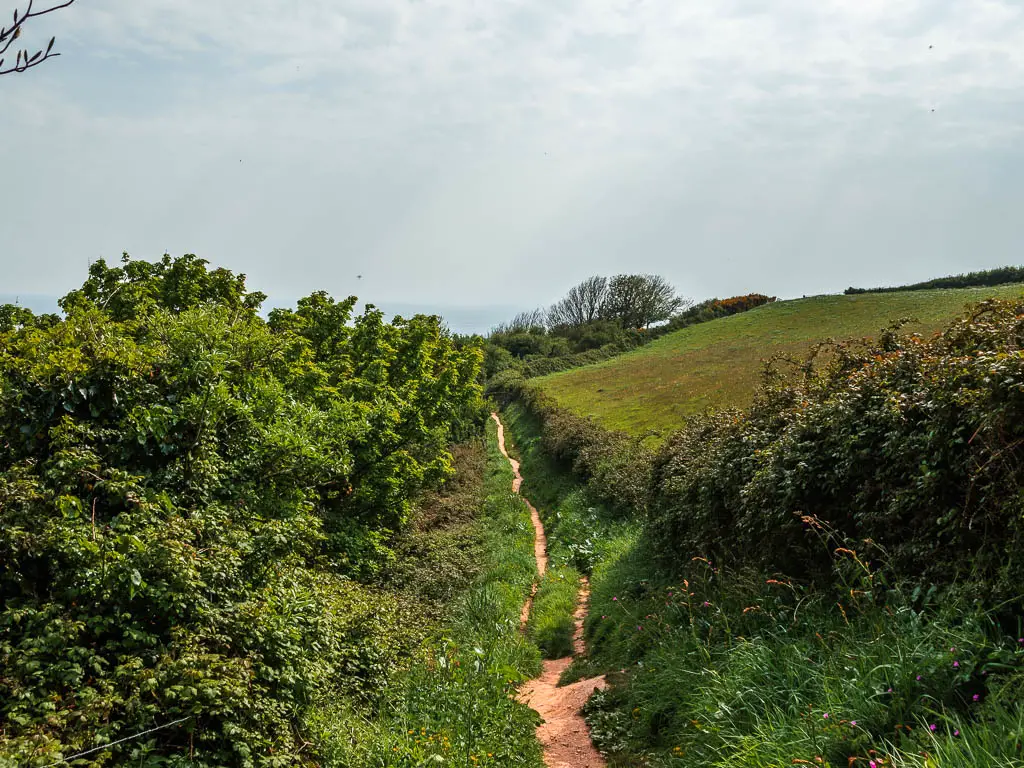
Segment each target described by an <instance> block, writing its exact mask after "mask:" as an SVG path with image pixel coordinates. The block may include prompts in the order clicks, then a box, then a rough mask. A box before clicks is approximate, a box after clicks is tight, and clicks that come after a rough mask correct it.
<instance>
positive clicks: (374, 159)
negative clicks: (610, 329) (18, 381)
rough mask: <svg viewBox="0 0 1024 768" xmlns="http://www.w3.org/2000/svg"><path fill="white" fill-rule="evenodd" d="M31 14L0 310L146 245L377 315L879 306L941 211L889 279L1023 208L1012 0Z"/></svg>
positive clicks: (933, 260)
mask: <svg viewBox="0 0 1024 768" xmlns="http://www.w3.org/2000/svg"><path fill="white" fill-rule="evenodd" d="M43 21H44V20H40V24H39V26H40V32H39V33H40V34H47V35H48V34H50V33H51V32H56V33H57V34H58V41H59V42H58V45H60V46H61V47H62V50H63V51H64V54H65V55H64V56H63V57H62V58H61V59H58V60H57V61H55V62H50V63H48V64H47V65H46V66H45V67H42V68H40V69H38V70H36V72H34V73H32V74H31V75H30V76H29V75H27V76H25V77H22V78H19V79H18V81H17V82H10V79H9V78H8V79H5V80H4V81H3V82H0V99H2V100H3V103H4V104H5V106H4V117H5V120H4V123H3V125H0V163H3V165H4V167H7V168H11V169H13V173H14V179H15V180H17V181H18V182H20V183H19V184H17V185H9V187H8V188H6V189H5V190H4V192H3V196H4V197H3V199H2V200H0V204H2V205H3V210H5V211H9V212H10V213H11V214H12V215H13V216H15V217H16V218H17V219H18V220H19V221H21V222H22V226H20V227H18V228H17V230H16V233H15V234H14V235H13V239H12V240H11V241H10V242H9V245H8V247H9V248H10V250H9V253H18V254H25V253H32V254H36V255H37V258H35V259H33V260H31V261H27V260H23V261H19V262H18V263H13V262H14V259H13V257H8V258H10V259H11V261H12V263H11V264H5V267H7V274H8V280H10V281H12V282H11V285H12V288H13V289H17V290H34V291H37V292H45V291H46V290H47V286H49V285H50V284H51V283H52V282H54V280H55V279H56V280H60V281H64V283H63V284H62V285H61V286H60V289H64V288H66V287H68V286H69V285H70V284H71V283H73V282H75V281H76V280H78V279H79V277H80V270H79V266H78V265H79V264H80V263H81V262H82V261H83V260H84V259H85V258H86V257H89V256H92V257H95V256H98V255H100V254H106V255H108V256H114V255H116V254H118V253H119V252H120V251H121V250H122V249H125V248H127V249H129V250H132V251H134V252H137V254H138V255H140V256H150V255H154V254H155V253H158V252H160V251H162V250H163V249H164V248H169V249H171V250H172V251H185V250H189V251H193V250H194V251H199V252H202V254H203V255H206V256H208V257H210V258H213V259H215V260H217V261H219V262H226V263H228V265H229V266H232V267H235V268H239V269H242V270H243V271H246V272H248V273H249V274H250V276H251V277H252V278H253V280H254V282H256V281H258V285H259V286H260V287H264V288H266V287H268V286H269V287H270V288H271V289H272V290H273V289H274V288H275V287H277V289H278V290H280V291H282V292H284V293H286V294H288V295H295V294H298V293H302V292H305V291H308V290H312V289H313V288H316V287H319V286H321V285H324V286H326V287H328V288H329V289H331V290H337V291H338V292H345V291H346V290H350V289H351V286H349V287H346V286H347V285H348V283H349V282H350V280H351V274H355V273H367V275H368V277H367V280H366V281H365V282H364V284H363V291H364V293H365V292H367V291H374V292H377V294H376V295H377V297H378V298H379V299H381V300H383V299H389V298H390V299H395V300H423V299H424V297H437V301H438V302H440V303H465V304H476V303H479V302H480V300H481V298H482V297H483V296H484V295H486V293H487V292H489V291H492V290H493V289H494V288H495V287H496V286H499V287H501V288H502V289H503V290H504V291H505V292H507V293H508V294H510V296H509V299H510V300H513V301H522V302H524V303H527V304H529V303H535V302H536V301H544V300H547V299H550V298H553V297H554V295H556V294H557V293H559V292H560V291H561V290H562V289H563V288H564V287H565V286H566V284H568V283H571V282H572V281H573V280H574V279H576V278H578V277H579V276H581V275H584V274H588V273H590V272H592V271H595V270H603V271H618V270H625V269H633V268H644V269H652V270H658V271H662V272H665V273H666V274H668V275H669V276H670V277H672V278H673V279H675V280H678V281H680V282H683V283H686V284H687V285H691V286H694V288H693V290H694V291H695V292H699V291H708V292H711V291H713V292H719V293H724V292H727V291H728V290H730V286H731V285H732V284H733V282H731V281H735V280H734V278H735V275H736V272H737V270H739V271H742V272H743V275H744V279H745V280H748V281H756V280H759V281H762V282H763V283H766V284H767V283H771V285H765V286H764V289H765V290H774V291H776V292H784V289H783V287H784V286H789V285H792V286H793V287H792V288H791V292H796V293H801V292H805V291H810V290H814V289H818V290H821V289H824V288H829V287H831V288H842V287H844V286H845V284H846V283H847V282H849V281H854V279H859V280H861V281H868V282H880V281H882V282H884V281H885V280H886V279H888V278H887V276H888V275H890V274H893V275H895V274H896V271H894V270H896V267H894V265H893V260H892V258H891V255H889V254H890V251H889V248H890V246H892V244H894V243H902V244H909V243H912V242H913V232H914V229H915V228H919V227H920V226H921V222H929V221H932V217H934V216H935V215H937V214H936V212H937V211H939V212H941V216H940V222H939V224H938V225H936V226H932V227H931V229H932V230H933V231H939V232H941V233H942V236H941V237H939V236H936V237H938V239H937V240H935V241H934V242H932V241H929V243H930V248H929V253H927V254H926V253H921V254H915V253H913V252H908V253H906V258H907V259H909V263H908V264H907V265H906V267H905V269H906V270H909V271H911V272H915V271H916V272H915V273H920V274H931V273H932V272H934V271H936V270H937V269H940V266H941V268H945V265H950V266H951V268H970V267H974V266H979V265H983V264H982V262H984V261H986V260H987V259H994V260H995V261H1006V260H1009V259H1010V258H1011V255H1010V251H1009V250H1008V249H1009V245H1008V244H1010V243H1013V242H1014V238H1015V235H1017V234H1019V230H1018V229H1015V228H1014V227H1015V225H1013V224H1012V223H1011V222H1009V221H1004V220H1001V219H998V218H993V214H992V213H991V212H992V211H993V210H995V206H994V203H995V202H996V201H998V200H1014V201H1022V199H1024V189H1022V187H1021V182H1020V181H1018V180H1017V179H1018V178H1019V177H1015V176H1013V175H1012V174H1004V175H998V174H997V172H996V171H995V170H994V169H997V168H1006V167H1008V166H1011V167H1019V166H1020V164H1021V160H1022V157H1021V155H1020V153H1019V148H1020V147H1021V139H1022V138H1024V137H1022V130H1021V127H1022V125H1024V122H1022V118H1024V98H1022V96H1021V94H1022V91H1021V87H1022V86H1024V10H1022V8H1021V7H1020V5H1019V4H1018V3H1016V2H1014V0H957V1H956V2H954V1H953V0H942V1H938V0H935V1H930V2H926V1H925V0H908V2H904V3H899V4H893V3H891V2H884V1H883V0H856V1H853V0H818V1H817V2H813V3H809V2H806V0H725V1H724V2H717V3H696V2H686V3H679V2H674V1H673V0H491V1H490V2H483V1H482V0H344V1H340V0H310V1H309V2H303V3H286V2H282V1H281V0H246V2H241V0H230V1H228V0H225V1H222V2H217V3H211V2H207V1H206V0H202V1H200V0H147V2H144V3H131V4H129V3H124V2H120V1H118V0H91V1H90V2H88V3H86V2H84V1H83V2H82V3H76V4H75V5H74V6H72V7H71V8H70V9H68V10H66V11H62V12H60V13H59V14H55V15H53V16H51V17H47V19H46V20H45V23H43ZM43 29H45V32H43ZM929 46H933V47H931V48H930V47H929ZM933 109H934V110H935V111H934V112H933V111H932V110H933ZM993 174H996V175H995V176H993ZM989 176H991V177H992V178H996V176H998V180H997V181H995V182H993V183H992V184H988V185H987V184H986V183H985V182H983V181H981V180H980V179H984V178H987V177H989ZM8 178H11V177H10V176H9V177H8ZM948 190H954V193H952V194H950V193H949V192H948ZM911 195H912V196H913V197H912V198H908V197H907V196H911ZM894 212H897V213H898V215H897V213H894ZM55 217H56V218H57V219H58V220H59V221H61V222H62V225H61V226H59V227H54V226H52V222H53V220H54V218H55ZM954 223H955V224H956V225H957V226H959V227H960V228H961V229H960V230H957V231H954V230H952V229H950V227H952V226H953V225H954ZM961 230H962V231H964V232H971V233H974V234H973V235H972V237H965V236H963V235H962V233H961ZM966 243H981V244H983V246H982V247H981V248H978V247H972V248H969V247H967V245H966ZM907 247H908V248H909V245H908V246H907ZM823 253H828V254H829V255H828V256H827V257H825V256H823V255H822V254H823ZM858 254H863V255H862V256H860V257H858ZM1012 258H1017V257H1016V256H1012ZM787 265H791V266H792V267H793V269H794V274H793V275H787V274H786V272H787V269H788V267H787ZM524 268H525V272H524ZM900 268H901V269H902V268H903V267H900ZM531 271H532V272H533V275H536V274H544V275H546V276H549V277H550V282H545V284H544V285H542V286H538V285H536V278H535V276H531V274H530V273H531ZM901 274H902V273H901ZM55 275H58V276H59V277H58V278H55V277H54V276H55ZM746 289H751V290H759V289H761V286H759V285H750V284H749V283H746V282H745V283H744V284H743V285H742V286H740V285H737V290H746Z"/></svg>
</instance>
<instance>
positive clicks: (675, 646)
mask: <svg viewBox="0 0 1024 768" xmlns="http://www.w3.org/2000/svg"><path fill="white" fill-rule="evenodd" d="M620 544H621V545H622V548H621V551H620V552H619V553H618V555H617V556H615V557H612V558H609V559H608V560H606V561H605V562H603V563H601V564H600V565H599V566H598V567H597V568H596V569H595V571H594V576H593V598H592V600H593V603H592V605H593V609H592V612H591V616H590V621H589V622H588V632H589V635H590V638H591V644H592V656H593V659H592V663H596V664H597V665H598V666H599V667H601V668H603V669H606V670H611V671H612V682H613V686H612V687H611V689H610V690H608V691H607V692H604V693H601V694H599V695H598V696H596V697H595V698H594V699H593V700H592V702H591V704H590V705H589V707H588V719H589V722H590V724H591V726H592V729H593V733H594V738H595V742H596V743H597V744H598V746H599V747H601V748H602V749H604V750H606V751H608V752H609V753H611V754H613V755H617V759H618V760H619V762H620V763H621V764H632V763H631V761H633V760H635V759H636V758H637V756H638V755H643V756H645V758H646V759H647V760H649V761H651V764H652V765H673V766H723V767H724V766H730V767H733V766H750V767H751V768H753V767H754V766H758V767H760V766H767V765H791V764H797V765H799V764H807V765H832V766H848V765H863V766H865V767H867V766H869V765H870V762H871V761H872V760H874V761H875V764H876V765H878V766H882V765H886V766H888V765H905V766H917V765H920V766H926V765H927V766H932V767H933V768H934V767H935V766H943V768H944V767H945V766H947V765H975V764H978V765H985V764H988V763H985V762H977V763H974V762H970V760H971V759H975V758H972V757H970V755H971V754H974V755H975V756H985V755H988V756H990V759H991V764H992V765H997V764H998V765H1014V764H1017V763H1014V762H1013V761H1014V760H1019V758H1020V750H1019V749H1018V747H1017V746H1016V745H1017V743H1019V741H1020V734H1021V730H1020V718H1021V711H1020V707H1019V704H1018V701H1019V692H1020V689H1021V688H1022V686H1024V673H1022V668H1024V648H1022V647H1021V644H1020V643H1018V642H1017V639H1016V638H1012V637H1009V636H1008V635H1007V634H1006V633H1005V631H1003V630H1001V629H1000V627H999V626H998V624H997V623H996V622H995V621H994V620H993V618H992V616H991V615H990V614H989V613H987V612H985V611H983V610H981V609H979V608H977V607H976V606H974V605H972V604H970V603H968V602H966V601H965V600H961V599H959V598H958V597H957V596H956V594H955V593H947V595H946V596H945V597H944V598H942V599H941V600H938V599H936V596H935V595H934V594H933V595H932V597H931V598H929V597H927V596H923V595H921V594H920V593H916V594H915V593H913V592H911V593H909V594H908V593H906V592H904V591H903V590H901V589H899V588H896V587H889V586H886V585H883V584H879V583H877V582H876V581H875V580H873V579H872V577H871V575H870V574H867V573H864V574H863V578H862V579H861V580H859V581H856V582H854V583H851V584H850V586H849V587H848V588H847V590H846V591H845V592H838V593H833V592H828V591H819V590H814V589H812V588H810V587H808V586H802V585H798V584H793V583H790V582H787V581H784V580H782V579H773V578H767V577H765V576H764V575H763V574H756V573H730V572H727V571H725V570H723V569H719V568H717V567H716V566H715V565H714V564H712V563H708V562H707V561H703V560H700V559H697V560H695V561H694V562H693V563H692V567H691V568H689V569H687V571H686V576H685V578H682V579H680V580H673V581H668V580H666V579H665V577H664V576H663V574H660V573H658V572H657V571H656V570H654V569H653V568H652V567H651V558H650V557H649V556H648V554H647V552H646V549H645V545H644V542H643V540H642V539H641V538H634V539H633V540H632V541H629V540H628V539H624V540H622V541H621V542H620ZM840 557H841V558H843V557H845V556H843V555H842V554H840ZM846 565H848V562H846V561H844V562H841V563H840V566H841V567H845V566H846ZM921 753H927V754H929V755H932V759H933V760H934V759H935V755H937V754H943V755H945V758H946V759H945V761H942V760H940V761H938V762H932V763H928V762H922V760H924V758H923V757H922V756H921ZM977 759H979V760H982V759H983V757H977ZM984 759H989V758H984ZM801 761H804V762H803V763H801ZM957 761H959V762H957Z"/></svg>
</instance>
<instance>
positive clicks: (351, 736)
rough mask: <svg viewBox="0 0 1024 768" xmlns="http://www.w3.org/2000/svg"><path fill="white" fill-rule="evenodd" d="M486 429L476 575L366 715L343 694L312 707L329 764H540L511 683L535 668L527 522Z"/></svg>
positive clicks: (342, 767) (375, 767) (360, 767)
mask: <svg viewBox="0 0 1024 768" xmlns="http://www.w3.org/2000/svg"><path fill="white" fill-rule="evenodd" d="M487 429H488V432H487V441H488V463H487V477H486V481H485V489H486V492H487V497H486V501H485V503H484V513H483V515H482V517H481V519H480V525H481V526H482V536H483V539H484V546H483V548H482V551H483V552H485V553H486V562H485V563H484V564H483V567H482V568H481V574H480V576H479V577H478V578H477V580H476V581H475V582H474V583H473V585H472V586H471V587H470V588H469V589H468V590H466V591H465V592H464V593H463V595H462V597H461V598H460V599H459V600H458V601H457V602H456V603H455V604H454V605H453V606H452V615H451V620H450V622H449V624H448V626H447V627H446V631H445V633H444V635H443V636H442V637H440V638H438V639H437V640H435V641H433V642H431V643H428V644H427V645H426V646H425V647H424V648H423V650H422V652H421V654H420V657H419V659H418V660H417V662H416V663H415V664H413V665H411V667H410V668H409V669H408V670H406V671H405V672H404V673H402V674H401V675H399V676H398V678H397V679H396V681H395V683H394V684H393V685H392V686H391V687H390V688H389V689H388V690H387V691H386V692H385V695H384V697H383V699H382V700H380V701H379V702H377V703H376V706H375V707H374V708H373V709H372V710H371V711H370V713H369V714H365V710H363V709H362V708H360V707H358V706H356V705H353V703H351V702H335V703H330V704H327V705H325V706H324V707H323V708H322V709H321V710H320V711H319V712H318V713H317V715H316V716H315V718H314V723H313V727H314V729H315V731H316V732H318V733H320V734H322V738H323V739H324V741H325V742H326V743H327V745H328V746H327V749H326V750H325V761H324V764H325V765H327V766H337V767H338V768H385V767H387V768H391V767H395V768H412V767H413V766H426V765H434V764H437V765H459V766H467V767H468V766H527V767H529V768H540V766H541V765H542V763H541V753H540V746H539V744H538V742H537V740H536V737H535V728H536V725H537V716H536V714H535V713H534V712H532V711H531V710H529V709H528V708H527V707H525V706H523V705H521V704H519V703H517V702H516V701H515V700H514V694H515V688H516V686H517V685H518V684H519V683H521V682H523V681H524V680H526V679H529V678H530V677H533V676H535V675H536V674H538V673H539V671H540V657H539V653H538V651H537V648H536V647H535V646H534V645H532V644H531V643H530V642H529V641H528V640H527V639H526V638H525V637H524V636H523V634H522V632H521V631H520V628H519V611H520V608H521V607H522V604H523V601H524V600H525V599H526V597H527V595H528V594H529V591H530V588H531V585H532V583H533V580H534V576H535V573H536V569H535V561H534V559H533V528H532V525H531V523H530V517H529V511H528V509H527V507H526V505H525V504H524V503H523V502H522V500H521V499H520V498H518V497H517V496H514V495H513V494H512V492H511V486H512V472H511V469H510V468H509V466H508V463H507V462H506V461H505V459H504V457H503V456H501V454H500V453H499V452H498V450H497V444H496V437H495V428H494V425H493V424H492V423H490V422H489V423H488V427H487Z"/></svg>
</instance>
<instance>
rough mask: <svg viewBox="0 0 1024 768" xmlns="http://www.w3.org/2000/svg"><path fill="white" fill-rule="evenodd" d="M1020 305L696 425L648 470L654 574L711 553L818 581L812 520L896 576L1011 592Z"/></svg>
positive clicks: (849, 353) (869, 352) (850, 350)
mask: <svg viewBox="0 0 1024 768" xmlns="http://www.w3.org/2000/svg"><path fill="white" fill-rule="evenodd" d="M1022 340H1024V304H1021V303H1015V302H998V301H990V302H985V303H984V304H982V305H980V306H979V307H978V308H977V309H975V310H974V311H972V312H971V313H970V314H969V315H967V316H966V317H964V318H963V319H961V320H960V321H958V322H956V323H954V324H953V325H952V326H951V327H949V328H948V329H947V330H946V331H945V332H943V333H942V334H940V335H938V336H937V337H936V338H934V339H933V340H931V341H925V340H922V339H921V338H919V337H917V336H912V335H911V336H904V335H900V334H899V333H897V332H896V331H895V330H893V329H890V330H889V331H887V332H885V333H883V334H882V336H881V338H880V340H879V342H878V343H877V344H874V343H869V344H864V345H843V346H839V347H837V348H835V349H834V350H833V356H832V360H831V362H829V363H828V364H827V365H826V366H824V368H823V369H821V370H819V371H817V372H815V370H814V369H813V368H812V367H811V365H810V364H808V365H806V366H804V368H803V369H802V370H803V373H804V375H803V377H802V378H799V377H798V380H797V381H795V382H794V381H792V380H788V379H785V378H783V377H781V376H778V375H774V376H771V375H770V376H769V378H768V380H767V381H766V384H765V386H764V388H763V389H762V390H761V392H760V393H759V395H758V397H757V399H756V401H755V404H754V405H753V407H752V408H751V409H750V411H749V412H747V413H740V412H722V413H718V414H710V415H705V416H703V417H700V418H696V419H694V420H693V421H692V422H691V423H690V424H689V425H688V426H687V427H686V428H684V429H683V430H682V431H680V432H679V433H677V434H676V435H675V436H673V437H672V438H671V439H670V440H669V441H668V442H667V443H666V444H665V446H664V447H663V448H662V449H661V451H660V452H659V453H658V456H657V458H656V460H655V462H654V472H653V481H652V487H651V506H650V518H649V525H648V532H649V536H650V539H651V540H652V541H654V542H657V545H656V546H657V549H658V552H659V554H660V555H661V556H662V557H663V558H665V560H666V561H671V562H677V563H681V562H685V561H686V560H688V558H689V557H691V556H693V555H694V554H698V553H699V554H709V553H710V554H713V555H714V556H715V557H716V558H717V559H721V560H723V561H726V562H732V563H751V564H756V565H758V566H760V567H763V568H766V569H769V570H772V569H778V570H782V571H783V572H785V573H787V574H790V575H794V576H805V575H810V576H813V575H816V574H823V573H827V570H828V563H827V562H824V561H823V560H822V552H821V550H820V548H818V547H816V545H815V543H814V541H815V536H813V535H812V536H809V535H808V533H814V532H815V530H814V528H815V526H816V523H815V520H818V521H822V522H823V523H825V524H826V525H828V526H832V527H834V528H836V529H837V530H838V531H840V532H841V533H842V534H843V535H845V536H847V537H849V538H850V539H851V540H853V541H857V542H863V541H867V542H869V543H867V544H863V545H861V546H862V547H863V548H864V550H865V555H864V556H865V557H870V556H881V555H882V554H883V553H884V558H885V559H886V561H887V562H888V563H890V565H891V567H892V569H893V571H894V573H895V574H897V576H899V577H900V578H906V579H912V580H917V581H921V582H930V583H936V584H952V583H954V582H956V581H958V580H962V579H965V578H969V577H976V578H978V579H980V580H982V581H984V582H985V583H986V584H987V585H988V586H989V589H990V592H991V594H990V595H989V598H990V599H993V600H1004V599H1005V600H1018V599H1019V598H1020V591H1019V584H1020V583H1021V579H1022V578H1024V546H1022V545H1024V523H1022V520H1024V515H1022V511H1024V493H1022V486H1021V477H1022V472H1021V470H1022V461H1024V450H1022V447H1021V446H1024V354H1022V350H1021V342H1022Z"/></svg>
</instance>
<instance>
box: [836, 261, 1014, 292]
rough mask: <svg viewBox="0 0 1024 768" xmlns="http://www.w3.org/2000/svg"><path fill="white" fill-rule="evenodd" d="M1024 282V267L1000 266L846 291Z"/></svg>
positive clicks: (931, 288)
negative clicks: (919, 281)
mask: <svg viewBox="0 0 1024 768" xmlns="http://www.w3.org/2000/svg"><path fill="white" fill-rule="evenodd" d="M1010 283H1024V267H999V268H998V269H986V270H981V271H978V272H968V273H966V274H962V275H952V276H950V277H939V278H936V279H934V280H926V281H924V282H923V283H913V284H911V285H898V286H893V287H889V288H847V289H846V291H844V293H846V294H858V293H892V292H895V291H929V290H933V289H936V288H969V287H972V286H988V285H1009V284H1010Z"/></svg>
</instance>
